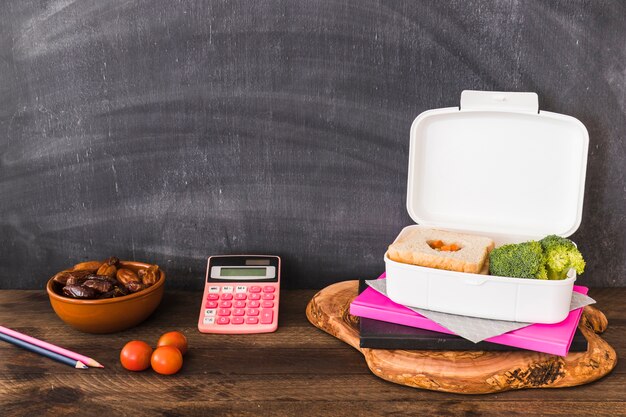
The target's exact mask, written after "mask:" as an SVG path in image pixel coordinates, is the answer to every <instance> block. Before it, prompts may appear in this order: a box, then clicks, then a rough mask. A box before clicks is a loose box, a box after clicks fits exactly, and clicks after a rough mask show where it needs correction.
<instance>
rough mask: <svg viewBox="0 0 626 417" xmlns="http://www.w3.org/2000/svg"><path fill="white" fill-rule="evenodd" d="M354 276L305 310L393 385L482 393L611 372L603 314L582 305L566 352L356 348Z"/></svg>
mask: <svg viewBox="0 0 626 417" xmlns="http://www.w3.org/2000/svg"><path fill="white" fill-rule="evenodd" d="M357 291H358V281H344V282H339V283H336V284H333V285H330V286H328V287H326V288H324V289H323V290H321V291H320V292H318V293H317V294H315V296H313V298H312V299H311V301H309V304H308V305H307V309H306V315H307V318H308V319H309V321H310V322H311V323H312V324H313V325H314V326H316V327H318V328H320V329H322V330H324V331H325V332H327V333H329V334H330V335H332V336H335V337H336V338H338V339H340V340H342V341H343V342H345V343H347V344H349V345H350V346H352V347H353V348H355V349H357V350H358V351H360V352H361V353H362V354H363V356H364V357H365V361H366V363H367V366H368V367H369V369H370V370H371V371H372V372H373V373H374V375H376V376H378V377H380V378H382V379H385V380H387V381H390V382H394V383H396V384H401V385H407V386H410V387H415V388H423V389H428V390H433V391H445V392H454V393H460V394H487V393H492V392H500V391H508V390H512V389H522V388H561V387H571V386H575V385H582V384H587V383H589V382H592V381H595V380H597V379H599V378H602V377H603V376H604V375H606V374H608V373H609V372H611V370H612V369H613V368H614V367H615V365H616V364H617V355H616V353H615V350H614V349H613V348H612V347H611V346H610V345H609V344H608V343H607V342H605V341H604V340H603V339H602V338H601V337H600V336H598V333H602V332H603V331H604V330H605V329H606V327H607V325H608V322H607V319H606V317H605V315H604V314H603V313H602V312H600V311H599V310H597V309H596V308H593V307H590V306H587V307H585V309H584V311H583V315H582V318H581V321H580V324H579V328H580V330H581V331H582V333H583V335H584V336H585V338H586V339H587V341H588V342H589V347H588V348H587V351H586V352H572V353H570V354H569V355H567V356H566V357H560V356H555V355H550V354H546V353H539V352H531V351H510V352H487V351H441V350H439V351H433V350H386V349H368V348H360V347H359V330H358V320H359V319H358V317H355V316H351V315H350V313H349V310H350V303H351V302H352V300H353V299H354V297H356V295H357Z"/></svg>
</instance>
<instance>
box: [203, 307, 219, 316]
mask: <svg viewBox="0 0 626 417" xmlns="http://www.w3.org/2000/svg"><path fill="white" fill-rule="evenodd" d="M216 311H217V310H215V309H214V308H207V309H206V310H204V315H205V316H214V315H215V312H216Z"/></svg>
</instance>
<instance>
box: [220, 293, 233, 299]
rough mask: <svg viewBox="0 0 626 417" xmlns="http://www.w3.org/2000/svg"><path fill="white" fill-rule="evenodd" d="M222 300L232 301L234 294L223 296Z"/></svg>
mask: <svg viewBox="0 0 626 417" xmlns="http://www.w3.org/2000/svg"><path fill="white" fill-rule="evenodd" d="M221 298H222V300H232V299H233V295H232V294H222V297H221Z"/></svg>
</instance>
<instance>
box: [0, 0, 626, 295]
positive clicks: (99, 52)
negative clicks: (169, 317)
mask: <svg viewBox="0 0 626 417" xmlns="http://www.w3.org/2000/svg"><path fill="white" fill-rule="evenodd" d="M464 89H477V90H503V91H534V92H537V93H538V94H539V97H540V108H541V109H543V110H548V111H554V112H558V113H564V114H568V115H572V116H574V117H576V118H578V119H580V120H581V121H582V122H583V123H584V124H585V125H586V126H587V128H588V130H589V134H590V148H589V161H588V173H587V183H586V191H585V207H584V214H583V222H582V225H581V227H580V229H579V231H578V232H577V233H576V234H575V235H574V236H573V239H574V240H576V241H577V242H578V244H579V246H580V248H581V249H582V251H583V253H584V254H585V255H586V258H587V261H588V268H587V273H586V274H585V275H584V276H583V277H581V279H580V280H579V282H580V283H581V284H586V285H591V286H620V285H621V286H623V285H626V260H625V256H624V253H625V251H626V216H625V207H626V201H625V194H626V193H625V191H626V181H625V179H624V173H625V167H626V152H625V145H624V141H625V137H626V6H624V2H621V1H614V2H608V1H558V2H554V1H549V2H548V1H545V2H533V1H523V2H522V1H519V2H518V1H500V2H491V1H461V0H459V1H450V2H448V1H409V0H407V1H394V2H373V1H361V0H358V1H356V0H355V1H349V2H322V1H311V0H299V1H287V0H284V1H187V2H184V1H181V2H174V1H169V0H150V1H138V0H131V1H126V2H119V1H104V0H92V1H77V2H72V1H39V0H37V1H34V0H19V1H17V0H16V1H7V2H2V3H1V5H0V196H1V197H0V247H1V248H2V249H1V251H2V252H1V258H0V287H1V288H42V287H43V283H44V281H45V280H46V279H47V278H48V277H49V276H50V275H51V274H52V273H53V272H55V271H57V270H60V269H62V268H64V267H66V266H68V265H71V264H73V263H75V262H78V261H81V260H85V259H93V258H104V257H107V256H109V255H113V254H114V255H117V256H119V257H120V258H125V259H136V260H146V261H151V262H155V263H158V264H160V265H161V266H162V267H163V268H164V269H165V270H166V271H167V273H168V278H169V284H168V285H169V286H170V287H177V288H200V287H201V285H202V277H203V273H204V267H205V259H206V257H207V256H208V255H211V254H220V253H269V254H277V255H280V256H282V257H283V261H284V270H283V274H284V275H283V276H284V286H285V287H286V288H320V287H323V286H325V285H327V284H329V283H331V282H334V281H339V280H345V279H353V278H363V277H368V278H371V277H374V276H376V275H377V274H379V273H380V272H382V271H383V269H384V264H383V262H382V256H383V253H384V251H385V248H386V246H387V245H388V244H389V243H390V242H391V241H392V240H393V238H394V237H395V235H396V234H397V233H398V232H399V230H400V229H401V228H402V227H403V226H405V225H408V224H410V223H412V221H411V219H410V218H409V217H408V215H407V214H406V209H405V187H406V177H407V152H408V130H409V126H410V124H411V122H412V120H413V119H414V118H415V116H416V115H418V114H419V113H420V112H422V111H424V110H427V109H430V108H438V107H449V106H455V105H458V100H459V96H460V93H461V91H462V90H464ZM547 182H548V184H547V186H549V181H547Z"/></svg>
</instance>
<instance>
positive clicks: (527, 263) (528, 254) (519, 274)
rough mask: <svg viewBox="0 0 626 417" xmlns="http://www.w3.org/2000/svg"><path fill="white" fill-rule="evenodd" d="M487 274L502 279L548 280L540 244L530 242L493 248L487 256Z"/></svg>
mask: <svg viewBox="0 0 626 417" xmlns="http://www.w3.org/2000/svg"><path fill="white" fill-rule="evenodd" d="M489 273H490V274H491V275H499V276H502V277H512V278H538V279H548V271H546V268H545V266H544V256H543V250H542V248H541V244H540V243H539V242H535V241H530V242H524V243H518V244H510V245H504V246H500V247H499V248H495V249H494V250H492V251H491V253H490V254H489Z"/></svg>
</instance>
